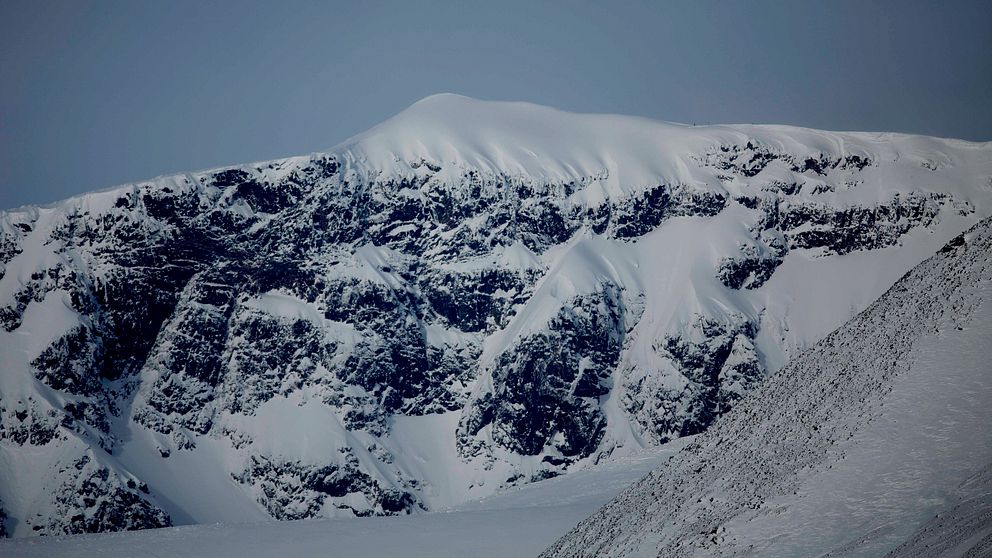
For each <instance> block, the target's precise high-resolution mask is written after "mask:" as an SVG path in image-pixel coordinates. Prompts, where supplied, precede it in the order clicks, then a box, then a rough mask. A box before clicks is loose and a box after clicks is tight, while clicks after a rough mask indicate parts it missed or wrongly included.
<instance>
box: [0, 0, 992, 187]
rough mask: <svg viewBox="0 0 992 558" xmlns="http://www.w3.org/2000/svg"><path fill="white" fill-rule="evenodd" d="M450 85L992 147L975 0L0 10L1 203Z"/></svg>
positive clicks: (985, 54)
mask: <svg viewBox="0 0 992 558" xmlns="http://www.w3.org/2000/svg"><path fill="white" fill-rule="evenodd" d="M445 91H451V92H456V93H461V94H464V95H469V96H473V97H478V98H483V99H496V100H524V101H531V102H536V103H541V104H547V105H552V106H556V107H559V108H563V109H566V110H573V111H580V112H615V113H624V114H635V115H642V116H650V117H654V118H659V119H663V120H671V121H676V122H696V123H733V122H754V123H784V124H797V125H803V126H811V127H816V128H826V129H832V130H871V131H902V132H912V133H921V134H930V135H938V136H948V137H959V138H965V139H971V140H992V1H988V0H980V1H975V2H967V1H937V0H934V1H926V2H919V1H906V2H875V1H873V2H861V1H856V2H855V1H852V2H838V1H829V2H828V1H823V2H814V1H786V0H782V1H777V2H689V1H685V2H677V3H676V2H672V3H667V2H659V1H648V2H612V1H611V2H605V1H599V2H583V3H579V2H549V1H528V2H498V1H486V2H475V1H461V2H450V3H447V2H441V1H436V0H435V1H431V2H413V1H407V2H396V3H391V2H374V1H356V0H350V1H348V2H340V3H332V2H290V1H280V2H275V1H273V2H269V3H265V4H262V3H258V4H257V5H255V4H250V3H249V2H247V1H230V2H213V1H202V0H199V1H176V0H172V1H164V0H163V1H160V2H154V1H144V0H142V1H134V0H127V1H124V2H110V1H101V2H87V1H84V0H72V1H65V2H48V1H40V0H30V1H23V0H3V1H2V2H0V207H13V206H17V205H21V204H25V203H47V202H51V201H55V200H57V199H61V198H64V197H67V196H69V195H72V194H75V193H79V192H84V191H87V190H92V189H98V188H104V187H108V186H113V185H116V184H121V183H125V182H129V181H136V180H141V179H144V178H149V177H152V176H156V175H160V174H166V173H172V172H179V171H186V170H196V169H202V168H209V167H216V166H221V165H226V164H236V163H243V162H249V161H256V160H265V159H272V158H276V157H282V156H289V155H296V154H304V153H309V152H312V151H317V150H321V149H325V148H327V147H330V146H332V145H334V144H336V143H338V142H340V141H342V140H344V139H346V138H347V137H349V136H351V135H353V134H355V133H357V132H360V131H362V130H365V129H367V128H369V127H370V126H372V125H374V124H376V123H378V122H380V121H382V120H384V119H385V118H388V117H389V116H391V115H392V114H395V113H397V112H399V111H401V110H403V108H405V107H406V106H408V105H409V104H411V103H413V102H414V101H416V100H418V99H420V98H422V97H425V96H427V95H430V94H433V93H439V92H445Z"/></svg>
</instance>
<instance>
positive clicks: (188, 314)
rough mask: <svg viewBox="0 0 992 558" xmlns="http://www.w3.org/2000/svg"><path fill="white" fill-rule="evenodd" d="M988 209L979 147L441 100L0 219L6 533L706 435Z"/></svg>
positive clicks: (306, 498) (277, 499) (442, 493)
mask: <svg viewBox="0 0 992 558" xmlns="http://www.w3.org/2000/svg"><path fill="white" fill-rule="evenodd" d="M990 213H992V145H990V144H987V143H986V144H974V143H968V142H961V141H955V140H941V139H935V138H925V137H918V136H905V135H894V134H863V133H832V132H820V131H815V130H806V129H799V128H790V127H779V126H705V127H690V126H682V125H674V124H666V123H660V122H655V121H650V120H645V119H638V118H630V117H620V116H606V115H576V114H568V113H563V112H560V111H556V110H553V109H549V108H544V107H539V106H535V105H529V104H524V103H493V102H483V101H475V100H471V99H467V98H464V97H458V96H454V95H440V96H435V97H429V98H427V99H425V100H423V101H421V102H419V103H417V104H415V105H413V106H412V107H410V108H409V109H408V110H407V111H404V112H403V113H401V114H399V115H397V116H396V117H394V118H392V119H390V120H388V121H386V122H384V123H383V124H381V125H379V126H377V127H375V128H373V129H371V130H369V131H368V132H366V133H364V134H361V135H359V136H357V137H355V138H353V139H351V140H349V141H347V142H345V143H343V144H341V145H340V146H337V147H335V148H333V149H331V150H329V151H327V152H325V153H318V154H314V155H311V156H308V157H298V158H292V159H285V160H280V161H273V162H268V163H260V164H253V165H245V166H240V167H233V168H227V169H220V170H213V171H206V172H197V173H189V174H183V175H176V176H169V177H162V178H158V179H154V180H151V181H147V182H142V183H138V184H133V185H127V186H123V187H120V188H116V189H112V190H107V191H104V192H97V193H92V194H87V195H83V196H79V197H76V198H72V199H69V200H66V201H64V202H61V203H59V204H55V205H53V206H49V207H26V208H20V209H16V210H11V211H7V212H3V213H0V367H2V369H0V510H2V511H3V514H4V515H5V517H6V519H5V521H4V523H3V525H4V526H5V527H4V529H5V532H6V533H7V534H12V535H14V536H22V535H30V534H54V533H76V532H90V531H104V530H119V529H131V528H141V527H151V526H160V525H167V524H170V523H172V524H183V523H199V522H217V521H250V520H261V519H268V518H277V519H295V518H310V517H334V516H355V515H358V516H361V515H390V514H404V513H411V512H417V511H421V510H426V509H438V508H442V507H445V506H449V505H452V504H456V503H458V502H462V501H465V500H467V499H469V498H474V497H481V496H485V495H488V494H491V493H493V492H494V491H496V490H497V489H499V488H501V487H506V486H513V485H517V484H521V483H526V482H529V481H532V480H539V479H543V478H547V477H551V476H555V475H559V474H562V473H565V472H568V471H570V470H574V469H578V468H583V467H586V466H588V465H590V464H592V463H596V462H599V461H602V460H604V459H608V458H610V457H615V456H620V455H625V454H627V453H629V452H632V451H635V450H637V449H639V448H642V447H645V446H651V445H656V444H659V443H662V442H665V441H668V440H671V439H674V438H678V437H681V436H685V435H689V434H695V433H698V432H701V431H703V430H704V429H706V428H707V427H708V426H709V425H710V424H711V423H712V422H713V420H714V419H715V418H716V417H718V416H720V415H721V414H722V413H724V412H726V411H727V410H728V409H730V408H731V407H732V406H733V405H734V404H735V402H736V401H738V400H739V399H740V397H741V396H742V395H743V394H744V393H746V392H747V391H749V390H751V389H753V388H754V387H755V386H756V385H757V384H758V383H759V382H760V381H761V380H762V379H763V378H764V377H765V375H766V374H768V373H769V372H773V371H775V370H777V369H779V368H780V367H781V366H782V365H784V364H785V362H787V361H788V359H789V358H790V357H791V356H793V355H795V354H797V352H798V351H800V350H802V349H803V348H805V347H807V346H809V345H810V344H812V343H813V342H815V341H817V340H819V339H820V338H822V337H823V336H824V335H826V334H827V333H828V332H829V331H830V330H832V329H834V328H836V327H837V326H839V325H841V324H843V323H844V322H845V321H847V320H848V319H849V318H850V317H851V316H853V315H854V314H855V313H857V312H858V311H860V310H862V309H863V308H865V307H866V306H867V305H868V304H869V303H871V301H873V300H874V299H875V298H877V297H878V296H879V295H880V294H881V293H882V292H884V291H885V289H886V288H887V287H888V286H889V285H891V284H892V283H893V282H894V281H895V280H896V279H898V278H899V277H900V276H901V275H902V274H903V273H905V272H906V271H907V270H908V269H910V268H912V267H913V266H914V265H916V264H917V263H919V262H920V261H921V260H923V259H924V258H925V257H927V256H928V255H929V254H931V253H933V252H934V251H935V250H936V249H937V248H939V247H940V246H941V245H942V244H943V243H945V242H946V241H948V240H949V239H951V238H953V237H954V236H955V235H957V234H958V233H960V232H961V231H963V230H965V229H966V228H967V227H968V226H970V225H972V224H974V223H975V222H977V221H978V220H979V219H981V218H983V217H986V216H988V215H989V214H990Z"/></svg>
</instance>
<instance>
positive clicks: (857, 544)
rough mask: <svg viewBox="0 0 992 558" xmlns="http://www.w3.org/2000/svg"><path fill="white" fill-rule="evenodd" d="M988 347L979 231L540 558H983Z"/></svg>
mask: <svg viewBox="0 0 992 558" xmlns="http://www.w3.org/2000/svg"><path fill="white" fill-rule="evenodd" d="M989 341H992V219H986V220H984V221H982V222H981V223H980V224H979V225H977V226H976V227H974V228H972V229H971V230H970V231H969V232H967V233H966V234H963V235H961V236H958V237H956V238H955V239H953V240H952V241H951V242H950V243H948V244H947V245H946V246H945V247H944V248H943V249H941V250H940V252H939V253H938V254H937V255H935V256H933V257H932V258H930V259H928V260H927V261H925V262H924V263H922V264H920V265H919V266H917V267H916V268H914V269H913V270H912V272H910V273H908V274H907V275H906V276H905V277H904V278H902V279H901V280H900V281H899V282H897V283H896V284H895V285H894V286H893V287H892V288H891V289H889V291H888V292H886V293H885V295H883V296H882V297H881V298H880V299H879V300H878V301H877V302H875V303H874V304H872V305H871V306H870V307H869V308H868V309H867V310H865V311H864V312H862V313H861V314H859V315H858V316H857V317H856V318H854V319H853V320H851V321H850V322H848V323H847V324H845V325H844V326H843V327H841V328H840V329H838V330H836V331H834V332H833V333H831V334H830V335H828V336H827V337H826V338H824V339H823V340H822V341H820V342H819V343H817V344H816V345H815V346H814V347H813V348H812V349H810V350H809V351H807V352H805V353H803V354H802V355H801V356H799V357H797V358H796V359H795V360H793V361H792V362H790V363H789V364H788V365H787V366H786V367H785V368H783V369H782V370H780V371H779V372H778V373H776V374H774V375H773V376H771V377H770V378H768V380H767V381H766V382H765V383H763V384H762V386H761V387H759V388H758V389H757V390H756V391H755V392H754V393H753V394H752V395H751V396H749V397H748V398H747V399H746V400H745V401H743V402H741V404H740V405H738V406H737V407H735V408H734V409H733V410H732V411H731V412H730V413H728V414H726V415H724V416H723V417H722V418H721V419H720V420H719V421H717V422H716V424H714V425H713V427H712V428H710V429H709V430H707V431H706V432H705V433H704V434H701V435H700V436H699V437H697V438H696V439H694V440H693V441H692V442H691V443H689V444H687V445H686V446H685V447H684V448H683V449H682V450H681V451H679V452H678V453H677V454H675V455H674V456H673V457H672V458H671V459H670V460H669V461H668V462H666V463H665V464H664V465H662V466H661V467H659V468H658V469H656V470H655V471H653V472H652V473H651V474H650V475H648V476H647V477H645V478H644V479H643V480H641V481H640V482H638V483H636V484H634V485H633V486H631V487H630V488H628V489H627V490H626V491H624V492H623V493H621V494H620V496H618V497H617V498H616V499H615V500H614V501H612V502H611V503H609V504H607V505H606V506H604V507H603V508H602V509H601V510H600V511H598V512H597V513H596V514H594V515H593V516H591V517H590V518H588V519H586V520H584V521H583V522H582V523H580V524H579V526H578V527H576V528H575V529H574V530H573V531H572V532H571V533H569V534H568V535H566V536H565V537H564V538H562V539H561V540H560V541H559V542H558V543H556V544H555V545H554V546H553V547H552V548H551V549H549V550H548V551H547V552H546V553H545V554H544V556H549V557H550V556H666V557H668V556H671V557H678V556H773V557H774V556H790V557H792V556H883V555H886V553H889V552H891V556H938V555H941V556H944V555H946V556H985V555H987V553H988V551H989V549H990V548H992V546H990V545H992V515H990V508H989V487H990V482H989V480H990V471H992V430H990V429H989V425H990V424H992V382H990V380H992V366H990V365H989V363H990V362H992V345H990V343H989ZM944 552H947V553H948V554H943V553H944Z"/></svg>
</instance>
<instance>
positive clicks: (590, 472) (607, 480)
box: [0, 439, 688, 558]
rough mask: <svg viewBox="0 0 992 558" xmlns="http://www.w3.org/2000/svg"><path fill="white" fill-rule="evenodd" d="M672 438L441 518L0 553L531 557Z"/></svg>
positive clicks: (47, 543)
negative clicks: (649, 447) (634, 452)
mask: <svg viewBox="0 0 992 558" xmlns="http://www.w3.org/2000/svg"><path fill="white" fill-rule="evenodd" d="M685 440H688V439H685ZM682 442H683V440H679V441H676V442H673V443H672V444H670V445H668V446H666V447H664V448H660V449H659V448H654V449H650V450H644V451H642V452H639V453H638V454H636V455H632V456H629V457H626V458H622V459H617V460H614V461H612V462H610V463H608V464H607V463H604V464H601V465H598V466H596V467H592V468H589V469H585V470H583V471H577V472H575V473H574V474H569V475H565V476H562V477H558V478H554V479H549V480H546V481H542V482H539V483H534V484H529V485H527V486H523V487H518V488H514V489H511V490H510V491H508V492H505V493H501V494H498V495H495V496H491V497H489V498H485V499H482V500H478V501H474V502H469V503H466V504H464V505H462V506H459V507H458V508H455V509H452V510H447V511H444V512H437V513H427V514H419V515H411V516H401V517H376V518H362V519H332V520H310V521H291V522H279V523H274V522H268V523H247V524H228V525H195V526H187V527H174V528H168V529H154V530H145V531H141V532H136V533H135V532H131V533H107V534H100V535H76V536H68V537H40V538H27V539H15V540H8V541H0V556H11V557H23V558H29V557H35V556H37V557H42V556H62V557H64V558H70V557H80V558H82V557H88V556H93V557H101V558H117V557H124V556H132V555H134V554H135V553H136V552H137V553H140V554H142V555H147V554H148V553H150V552H151V551H152V550H153V549H154V555H155V556H159V557H161V558H167V557H176V558H179V557H183V558H193V557H197V556H203V557H210V558H222V557H227V556H230V557H232V558H253V557H256V556H257V557H268V556H276V555H278V556H285V557H287V558H289V557H296V556H299V557H305V556H314V555H321V556H331V557H334V556H342V557H344V556H377V557H383V558H385V557H390V556H404V557H410V558H415V557H423V558H435V557H436V558H442V557H452V558H456V557H459V558H460V557H464V556H473V557H477V558H483V557H488V556H492V557H500V558H502V557H504V556H534V555H536V554H537V553H539V552H540V551H541V549H543V548H544V547H546V546H547V545H548V544H550V543H551V542H552V541H554V540H555V538H557V537H558V536H560V535H562V534H563V533H565V532H566V531H568V529H570V528H571V527H573V526H574V525H575V524H576V523H578V522H579V521H580V520H581V519H582V518H584V517H586V516H588V515H589V514H591V513H592V512H594V511H595V510H596V509H597V508H598V507H600V506H602V505H603V504H605V503H606V502H608V501H609V500H610V499H611V498H613V497H614V496H616V494H617V493H618V492H620V490H622V489H623V488H625V487H626V486H628V485H630V484H631V483H633V482H634V481H636V480H637V479H639V478H640V477H642V476H644V475H645V474H647V473H648V472H649V471H650V470H651V469H653V468H654V467H657V466H658V464H660V463H662V462H664V460H666V459H668V458H669V457H670V456H671V455H672V454H673V453H674V452H675V451H677V447H678V446H679V445H680V443H682Z"/></svg>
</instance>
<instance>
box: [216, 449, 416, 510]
mask: <svg viewBox="0 0 992 558" xmlns="http://www.w3.org/2000/svg"><path fill="white" fill-rule="evenodd" d="M341 454H342V462H340V463H336V464H328V465H323V466H317V465H306V464H303V463H301V462H299V461H285V460H281V459H277V458H272V457H268V456H264V455H252V456H251V457H250V458H249V460H248V465H247V466H246V467H245V469H244V470H243V471H242V472H241V473H240V474H237V475H235V474H233V473H232V477H233V478H234V479H235V480H236V481H238V482H240V483H242V484H246V485H249V486H251V487H253V489H254V492H255V494H256V497H257V499H258V502H259V503H260V504H261V505H262V506H264V507H265V509H266V510H268V512H269V514H270V515H272V517H274V518H275V519H280V520H289V519H310V518H314V517H320V516H321V515H323V508H324V507H325V506H332V507H334V508H337V509H340V510H347V511H348V512H350V513H352V514H354V515H356V516H366V515H399V514H408V513H410V512H412V511H414V510H416V509H423V505H422V504H420V503H419V502H418V501H417V498H416V496H415V495H414V494H412V493H411V492H407V491H401V490H397V489H395V488H392V487H389V486H383V485H382V484H381V483H380V482H379V481H377V480H375V479H373V478H372V477H371V476H369V475H368V474H367V473H365V472H363V471H362V470H361V469H360V465H359V461H358V459H357V458H356V457H355V456H354V454H353V453H351V451H350V449H349V448H342V450H341ZM355 495H357V496H359V497H358V498H357V499H356V498H355V497H354V496H355ZM349 496H350V497H349ZM355 502H363V503H364V505H362V506H361V507H356V506H355V505H354V503H355Z"/></svg>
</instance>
